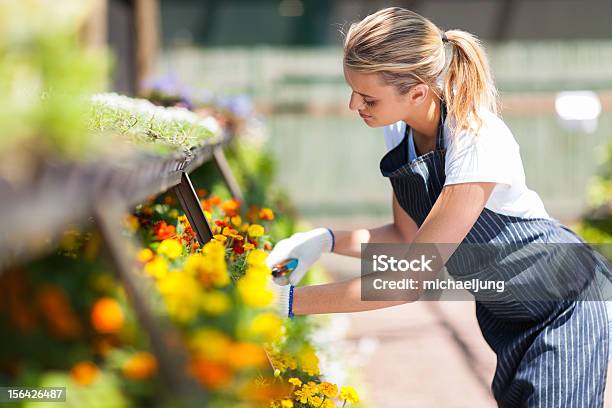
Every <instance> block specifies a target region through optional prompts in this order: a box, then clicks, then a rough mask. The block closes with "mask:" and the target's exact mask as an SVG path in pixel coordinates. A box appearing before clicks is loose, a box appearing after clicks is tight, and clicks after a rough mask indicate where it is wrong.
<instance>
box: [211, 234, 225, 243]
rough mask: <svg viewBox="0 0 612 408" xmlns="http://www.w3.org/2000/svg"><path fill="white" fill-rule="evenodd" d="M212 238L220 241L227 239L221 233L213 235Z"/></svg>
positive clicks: (223, 241)
mask: <svg viewBox="0 0 612 408" xmlns="http://www.w3.org/2000/svg"><path fill="white" fill-rule="evenodd" d="M213 238H214V239H216V240H217V241H219V242H221V243H225V241H227V237H226V236H225V235H221V234H216V235H213Z"/></svg>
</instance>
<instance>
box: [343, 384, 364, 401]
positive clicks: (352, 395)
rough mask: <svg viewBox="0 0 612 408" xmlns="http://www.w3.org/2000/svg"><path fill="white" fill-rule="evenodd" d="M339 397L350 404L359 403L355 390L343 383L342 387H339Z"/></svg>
mask: <svg viewBox="0 0 612 408" xmlns="http://www.w3.org/2000/svg"><path fill="white" fill-rule="evenodd" d="M340 399H342V400H346V401H348V402H350V403H351V404H358V403H359V395H357V391H355V389H354V388H353V387H350V386H348V385H345V386H344V387H340Z"/></svg>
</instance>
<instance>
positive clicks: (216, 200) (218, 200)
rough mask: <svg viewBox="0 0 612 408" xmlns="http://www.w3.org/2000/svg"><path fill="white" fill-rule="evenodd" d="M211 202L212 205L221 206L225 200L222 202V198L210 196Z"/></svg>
mask: <svg viewBox="0 0 612 408" xmlns="http://www.w3.org/2000/svg"><path fill="white" fill-rule="evenodd" d="M209 201H210V203H211V204H212V205H214V206H217V205H220V204H221V202H222V201H223V200H221V197H219V196H216V195H213V196H210V198H209Z"/></svg>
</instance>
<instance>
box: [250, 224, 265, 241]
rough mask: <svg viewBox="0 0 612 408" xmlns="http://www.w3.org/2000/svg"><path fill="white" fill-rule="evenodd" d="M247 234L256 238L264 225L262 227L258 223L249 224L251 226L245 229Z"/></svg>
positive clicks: (262, 231)
mask: <svg viewBox="0 0 612 408" xmlns="http://www.w3.org/2000/svg"><path fill="white" fill-rule="evenodd" d="M247 232H248V234H249V236H251V237H253V238H258V237H261V236H262V235H263V234H264V232H265V230H264V227H262V226H261V225H259V224H251V226H249V229H248V230H247Z"/></svg>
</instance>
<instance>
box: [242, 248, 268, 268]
mask: <svg viewBox="0 0 612 408" xmlns="http://www.w3.org/2000/svg"><path fill="white" fill-rule="evenodd" d="M267 258H268V254H267V253H266V252H265V251H262V250H261V249H257V250H255V251H251V252H250V253H249V255H248V256H247V264H249V265H251V266H265V265H266V259H267Z"/></svg>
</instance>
